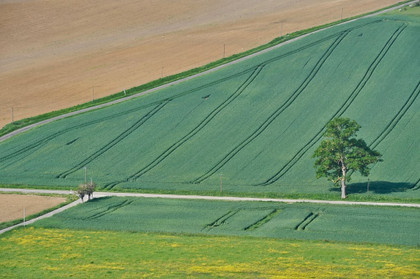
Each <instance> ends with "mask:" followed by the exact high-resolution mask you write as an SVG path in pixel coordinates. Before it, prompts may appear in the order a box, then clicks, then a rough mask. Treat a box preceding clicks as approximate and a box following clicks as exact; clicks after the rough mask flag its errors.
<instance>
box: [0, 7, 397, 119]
mask: <svg viewBox="0 0 420 279" xmlns="http://www.w3.org/2000/svg"><path fill="white" fill-rule="evenodd" d="M399 1H400V0H264V1H262V0H236V1H224V0H223V1H222V0H212V1H208V0H178V1H173V0H125V1H114V0H102V1H94V0H54V1H50V0H0V84H1V87H0V127H2V126H3V125H5V124H7V123H9V122H10V121H11V117H12V108H13V117H14V119H15V120H17V119H21V118H25V117H29V116H34V115H37V114H41V113H45V112H48V111H52V110H57V109H61V108H65V107H69V106H73V105H76V104H80V103H83V102H87V101H90V100H92V98H93V97H94V98H98V97H103V96H106V95H109V94H112V93H116V92H119V91H122V90H123V89H125V88H127V89H128V88H130V87H133V86H136V85H140V84H142V83H145V82H148V81H151V80H154V79H157V78H160V77H161V76H166V75H171V74H174V73H178V72H181V71H184V70H187V69H190V68H193V67H196V66H200V65H204V64H206V63H208V62H210V61H213V60H216V59H219V58H221V57H223V55H226V56H229V55H232V54H234V53H237V52H241V51H244V50H247V49H250V48H253V47H255V46H258V45H261V44H263V43H266V42H268V41H270V40H272V39H273V38H275V37H278V36H279V35H281V34H286V33H290V32H293V31H296V30H300V29H304V28H308V27H311V26H315V25H320V24H323V23H327V22H331V21H335V20H338V19H340V18H341V17H342V16H343V17H350V16H353V15H356V14H361V13H365V12H367V11H372V10H376V9H379V8H382V7H385V6H388V5H391V4H394V3H397V2H399Z"/></svg>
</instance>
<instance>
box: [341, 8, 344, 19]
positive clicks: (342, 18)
mask: <svg viewBox="0 0 420 279" xmlns="http://www.w3.org/2000/svg"><path fill="white" fill-rule="evenodd" d="M343 10H344V8H341V20H343Z"/></svg>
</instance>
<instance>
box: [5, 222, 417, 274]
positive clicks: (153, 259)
mask: <svg viewBox="0 0 420 279" xmlns="http://www.w3.org/2000/svg"><path fill="white" fill-rule="evenodd" d="M0 248H1V249H0V269H1V270H2V278H29V277H31V278H63V277H65V278H69V277H72V278H98V277H99V278H104V277H107V278H168V277H171V278H186V277H194V278H197V277H199V278H238V277H241V278H418V276H420V268H419V262H420V258H419V250H418V248H414V247H405V246H389V245H373V244H372V245H371V244H368V245H366V244H365V245H360V244H346V243H334V242H316V241H284V240H278V239H266V238H248V237H224V236H223V237H222V236H199V235H189V236H186V235H168V234H154V233H129V232H104V231H80V230H62V229H44V228H34V227H30V228H25V229H19V230H16V231H14V232H13V233H7V234H5V235H3V236H1V237H0Z"/></svg>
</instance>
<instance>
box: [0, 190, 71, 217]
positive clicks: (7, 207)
mask: <svg viewBox="0 0 420 279" xmlns="http://www.w3.org/2000/svg"><path fill="white" fill-rule="evenodd" d="M65 201H66V198H60V197H49V196H36V195H19V194H1V195H0V223H2V222H7V221H12V220H15V219H19V218H23V214H24V210H25V211H26V216H29V215H31V214H35V213H38V212H40V211H42V210H45V209H48V208H51V207H54V206H56V205H59V204H60V203H62V202H65Z"/></svg>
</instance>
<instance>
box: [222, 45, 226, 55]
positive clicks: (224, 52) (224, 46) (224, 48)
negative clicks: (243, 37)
mask: <svg viewBox="0 0 420 279" xmlns="http://www.w3.org/2000/svg"><path fill="white" fill-rule="evenodd" d="M225 57H226V44H223V58H225Z"/></svg>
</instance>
